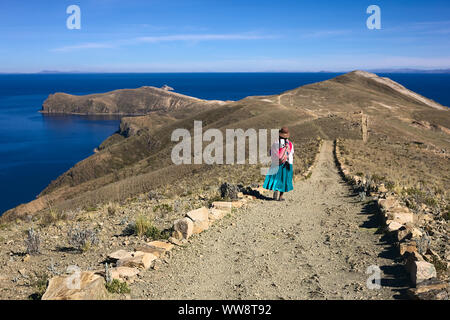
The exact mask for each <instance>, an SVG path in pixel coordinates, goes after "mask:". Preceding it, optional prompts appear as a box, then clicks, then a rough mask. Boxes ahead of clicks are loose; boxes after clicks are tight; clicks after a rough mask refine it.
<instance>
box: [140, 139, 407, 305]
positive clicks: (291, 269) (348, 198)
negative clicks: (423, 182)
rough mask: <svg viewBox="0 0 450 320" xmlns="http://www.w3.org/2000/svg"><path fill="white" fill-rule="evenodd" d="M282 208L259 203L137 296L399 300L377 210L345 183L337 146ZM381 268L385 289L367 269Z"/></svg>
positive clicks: (144, 281)
mask: <svg viewBox="0 0 450 320" xmlns="http://www.w3.org/2000/svg"><path fill="white" fill-rule="evenodd" d="M294 188H295V189H294V191H292V192H290V193H288V194H287V196H286V198H287V201H286V202H284V203H281V202H276V201H264V200H256V201H255V202H252V203H251V204H250V206H249V207H248V208H247V209H241V210H239V212H236V213H233V214H232V215H231V216H230V217H227V218H224V219H223V220H222V221H220V222H218V223H217V224H215V225H213V226H212V227H211V228H210V229H209V230H208V231H206V232H204V233H202V234H201V235H200V236H196V237H194V238H192V240H190V242H191V243H190V244H189V245H188V246H187V247H185V248H177V249H175V250H174V251H173V256H172V258H171V259H170V261H169V262H168V264H163V265H162V267H160V268H159V269H157V270H149V271H146V272H145V273H143V274H142V275H141V276H140V278H139V280H137V281H136V282H135V283H133V284H132V285H131V288H132V298H135V299H393V298H397V297H401V295H400V294H399V292H400V291H401V290H400V289H401V287H402V285H403V283H404V282H405V279H401V278H400V279H398V278H395V277H396V276H401V275H402V271H401V268H402V267H401V266H400V265H398V264H397V263H396V262H395V261H394V260H392V259H391V256H394V253H393V252H392V251H393V249H392V248H391V247H390V245H388V244H387V243H385V242H384V241H383V239H382V235H381V234H376V233H375V231H376V227H377V221H374V219H375V215H374V214H373V212H374V209H373V208H371V207H370V206H368V205H367V204H366V205H365V204H363V203H361V202H359V201H358V199H357V197H354V196H353V195H352V193H351V190H350V189H349V187H348V186H347V185H346V184H345V183H344V182H343V181H342V180H341V178H340V176H339V174H338V171H337V168H336V166H335V163H334V160H333V155H332V142H330V141H327V142H325V143H324V145H323V146H322V149H321V154H320V157H319V162H318V165H317V167H316V169H315V170H314V171H313V173H312V176H311V178H310V179H308V180H302V181H300V182H298V183H297V184H296V185H295V186H294ZM370 265H377V266H379V267H380V268H381V270H382V275H381V278H382V280H381V283H382V288H381V289H379V290H370V289H368V288H367V286H366V280H367V278H368V277H369V275H367V274H366V273H365V272H366V269H367V267H369V266H370Z"/></svg>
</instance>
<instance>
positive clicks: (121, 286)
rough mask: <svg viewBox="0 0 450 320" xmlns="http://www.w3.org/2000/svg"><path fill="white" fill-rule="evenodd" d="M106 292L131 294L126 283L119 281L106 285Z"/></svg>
mask: <svg viewBox="0 0 450 320" xmlns="http://www.w3.org/2000/svg"><path fill="white" fill-rule="evenodd" d="M105 286H106V290H108V292H110V293H119V294H120V293H130V292H131V290H130V288H129V287H128V285H127V283H126V282H122V281H119V280H117V279H114V280H112V281H111V282H109V283H106V285H105Z"/></svg>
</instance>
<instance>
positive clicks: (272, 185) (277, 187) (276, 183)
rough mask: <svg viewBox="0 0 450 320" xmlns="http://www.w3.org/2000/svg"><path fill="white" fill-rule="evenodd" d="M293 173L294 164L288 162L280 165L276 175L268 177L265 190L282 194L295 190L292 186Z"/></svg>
mask: <svg viewBox="0 0 450 320" xmlns="http://www.w3.org/2000/svg"><path fill="white" fill-rule="evenodd" d="M275 168H276V167H275ZM293 171H294V170H293V168H292V164H289V163H287V162H286V163H284V164H280V166H279V167H278V171H277V172H276V173H274V174H268V175H266V180H265V181H264V185H263V188H264V189H268V190H273V191H280V192H288V191H291V190H292V189H294V187H293V185H292V175H293Z"/></svg>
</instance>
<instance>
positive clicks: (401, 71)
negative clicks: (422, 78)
mask: <svg viewBox="0 0 450 320" xmlns="http://www.w3.org/2000/svg"><path fill="white" fill-rule="evenodd" d="M369 71H370V72H374V73H425V74H436V73H446V74H448V73H450V69H434V70H424V69H411V68H404V69H374V70H369Z"/></svg>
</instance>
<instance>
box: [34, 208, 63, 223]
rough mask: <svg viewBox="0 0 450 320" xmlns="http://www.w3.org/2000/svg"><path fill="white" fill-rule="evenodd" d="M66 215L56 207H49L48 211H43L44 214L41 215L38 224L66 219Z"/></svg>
mask: <svg viewBox="0 0 450 320" xmlns="http://www.w3.org/2000/svg"><path fill="white" fill-rule="evenodd" d="M66 219H67V215H66V213H65V212H62V211H58V210H56V209H53V208H52V207H50V208H49V209H48V211H46V212H44V214H43V215H42V217H41V221H40V224H41V226H43V227H46V226H49V225H52V224H55V223H56V222H58V221H62V220H66Z"/></svg>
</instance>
